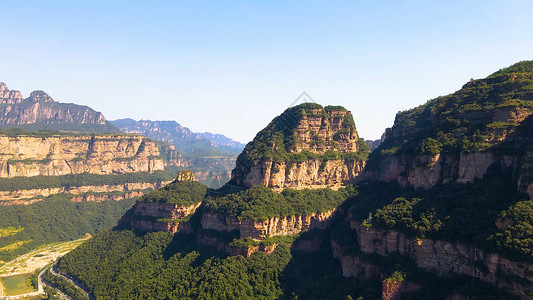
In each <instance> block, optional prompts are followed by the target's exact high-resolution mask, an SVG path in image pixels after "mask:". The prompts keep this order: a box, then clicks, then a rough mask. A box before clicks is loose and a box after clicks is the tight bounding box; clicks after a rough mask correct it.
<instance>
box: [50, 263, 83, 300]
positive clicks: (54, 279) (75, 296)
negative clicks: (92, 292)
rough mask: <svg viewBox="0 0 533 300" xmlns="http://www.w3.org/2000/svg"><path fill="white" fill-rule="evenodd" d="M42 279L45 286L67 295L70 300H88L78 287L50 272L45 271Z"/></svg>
mask: <svg viewBox="0 0 533 300" xmlns="http://www.w3.org/2000/svg"><path fill="white" fill-rule="evenodd" d="M43 279H44V281H45V282H46V283H47V284H49V285H51V286H53V287H54V288H57V289H59V290H60V291H62V292H63V293H65V294H67V295H68V296H69V297H70V298H71V299H72V300H88V299H89V297H87V295H85V293H84V292H83V291H82V290H80V289H79V288H78V287H76V286H75V285H73V284H72V283H70V281H68V280H66V279H65V278H63V277H60V276H55V275H54V274H52V273H51V272H50V270H47V271H46V272H44V274H43Z"/></svg>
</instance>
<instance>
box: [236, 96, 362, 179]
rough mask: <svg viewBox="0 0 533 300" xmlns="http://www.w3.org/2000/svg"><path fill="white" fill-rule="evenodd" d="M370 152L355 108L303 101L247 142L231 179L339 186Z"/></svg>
mask: <svg viewBox="0 0 533 300" xmlns="http://www.w3.org/2000/svg"><path fill="white" fill-rule="evenodd" d="M368 152H369V149H368V146H367V145H366V144H365V142H364V139H360V138H359V136H358V134H357V130H356V128H355V123H354V120H353V116H352V114H351V112H349V111H347V110H346V109H345V108H344V107H341V106H326V107H322V106H321V105H319V104H314V103H304V104H301V105H298V106H295V107H291V108H289V109H287V110H286V111H285V112H283V114H281V115H280V116H278V117H276V118H274V120H273V121H272V122H271V123H270V124H268V126H267V127H266V128H265V129H263V130H261V131H260V132H259V133H258V134H257V136H256V137H255V138H254V139H253V141H252V142H250V143H248V145H246V147H245V148H244V150H243V152H242V153H241V154H240V155H239V157H238V158H237V166H236V168H235V169H234V170H233V172H232V175H231V176H232V177H231V178H232V179H231V181H230V184H233V185H237V186H241V187H246V188H249V187H252V186H254V185H257V184H261V185H265V186H267V187H272V188H277V189H283V188H286V187H293V188H302V187H315V188H318V187H340V186H344V185H346V184H348V183H353V182H354V180H355V178H356V177H357V175H358V174H359V173H360V172H361V171H362V170H363V167H364V160H365V159H366V156H367V155H368Z"/></svg>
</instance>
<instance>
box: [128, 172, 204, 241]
mask: <svg viewBox="0 0 533 300" xmlns="http://www.w3.org/2000/svg"><path fill="white" fill-rule="evenodd" d="M206 190H207V187H206V186H205V185H203V184H201V183H199V182H197V181H196V179H195V178H194V174H193V173H192V172H191V171H189V170H182V171H180V172H179V173H178V176H177V177H176V179H175V180H174V181H173V182H172V183H170V184H168V185H166V186H164V187H163V188H161V189H159V190H156V191H153V192H151V193H148V194H146V195H144V196H143V197H141V198H140V199H139V200H138V201H137V202H136V203H135V205H134V206H133V208H131V209H130V210H129V211H128V212H127V213H126V214H125V215H124V216H122V218H121V219H120V220H119V225H120V226H123V227H126V228H130V229H135V230H140V231H165V232H177V231H178V230H179V229H181V228H182V225H181V224H182V223H184V222H186V221H187V219H188V217H189V216H191V215H192V214H193V213H194V212H195V211H196V209H197V208H198V207H199V206H200V204H201V202H202V200H203V198H204V196H205V193H206Z"/></svg>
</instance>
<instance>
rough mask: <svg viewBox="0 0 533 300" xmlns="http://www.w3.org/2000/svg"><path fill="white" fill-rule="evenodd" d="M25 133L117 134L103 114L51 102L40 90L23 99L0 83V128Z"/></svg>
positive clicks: (74, 105)
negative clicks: (54, 131) (22, 130)
mask: <svg viewBox="0 0 533 300" xmlns="http://www.w3.org/2000/svg"><path fill="white" fill-rule="evenodd" d="M14 127H16V128H22V129H25V130H65V131H81V132H99V133H103V132H118V129H117V128H116V127H115V126H113V125H112V124H111V123H109V122H108V121H107V120H106V119H105V117H104V115H103V114H102V113H100V112H97V111H95V110H93V109H92V108H90V107H88V106H83V105H77V104H73V103H59V102H56V101H54V99H52V97H50V96H49V95H48V94H47V93H45V92H43V91H39V90H38V91H33V92H32V93H31V94H30V96H29V97H28V98H24V97H23V96H22V94H21V93H20V92H19V91H16V90H9V89H8V88H7V86H6V84H5V83H3V82H0V128H14Z"/></svg>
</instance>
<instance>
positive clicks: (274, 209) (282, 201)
mask: <svg viewBox="0 0 533 300" xmlns="http://www.w3.org/2000/svg"><path fill="white" fill-rule="evenodd" d="M355 194H356V191H355V189H354V188H353V187H352V186H349V187H346V188H341V189H339V190H338V191H334V190H331V189H314V190H311V189H303V190H294V189H285V190H283V192H281V193H276V192H274V191H272V190H271V189H269V188H267V187H264V186H262V185H256V186H254V187H252V188H250V189H248V190H245V191H241V192H239V193H236V194H229V195H226V196H222V197H208V198H206V199H205V201H204V205H205V206H204V208H205V210H206V211H210V212H217V213H222V214H226V215H229V216H233V217H237V218H239V219H252V220H266V219H269V218H272V217H286V216H293V215H303V214H309V213H314V212H325V211H328V210H331V209H333V208H336V207H338V206H339V205H340V204H341V203H342V202H344V200H346V199H347V198H349V197H352V196H354V195H355Z"/></svg>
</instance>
